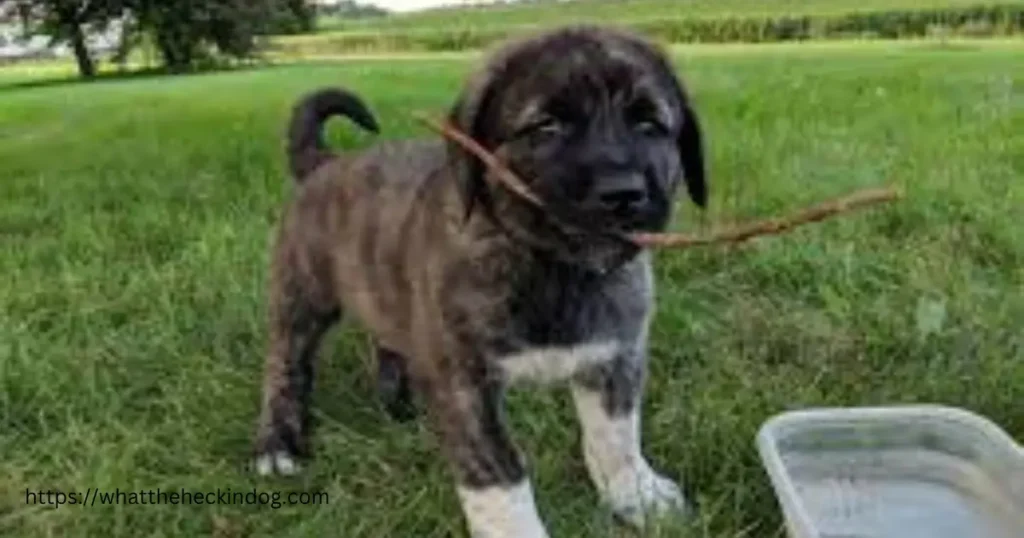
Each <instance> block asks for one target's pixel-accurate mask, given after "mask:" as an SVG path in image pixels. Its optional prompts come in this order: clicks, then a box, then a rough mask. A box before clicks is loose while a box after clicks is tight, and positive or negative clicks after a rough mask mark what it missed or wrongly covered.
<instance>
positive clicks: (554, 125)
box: [527, 116, 565, 136]
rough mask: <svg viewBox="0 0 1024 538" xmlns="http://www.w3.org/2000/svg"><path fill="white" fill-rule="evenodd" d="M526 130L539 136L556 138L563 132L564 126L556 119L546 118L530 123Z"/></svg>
mask: <svg viewBox="0 0 1024 538" xmlns="http://www.w3.org/2000/svg"><path fill="white" fill-rule="evenodd" d="M527 130H528V131H529V132H531V133H534V134H539V135H541V136H558V135H560V134H562V132H564V131H565V125H564V124H563V123H562V122H560V121H558V120H557V119H555V118H553V117H550V116H548V117H545V118H541V119H539V120H537V121H535V122H533V123H531V124H530V126H529V127H528V128H527Z"/></svg>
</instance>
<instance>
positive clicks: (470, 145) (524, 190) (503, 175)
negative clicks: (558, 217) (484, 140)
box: [415, 114, 544, 207]
mask: <svg viewBox="0 0 1024 538" xmlns="http://www.w3.org/2000/svg"><path fill="white" fill-rule="evenodd" d="M415 117H416V119H418V120H420V121H421V122H423V123H424V124H426V125H427V127H430V128H431V129H433V130H435V131H437V132H439V133H441V134H442V135H444V136H446V137H448V138H450V139H452V140H454V141H455V142H456V143H458V144H459V145H460V146H462V147H463V148H465V149H466V151H469V152H470V153H472V154H473V155H475V156H476V158H478V159H480V160H481V161H483V163H484V164H485V165H487V167H488V168H490V169H491V171H493V172H494V173H495V174H497V178H498V180H499V181H501V182H502V183H503V184H504V185H505V187H507V188H509V189H511V190H512V191H513V192H515V193H516V194H518V195H519V196H521V197H522V198H524V199H525V200H527V201H529V202H530V203H532V204H533V205H535V206H537V207H544V202H542V201H541V199H540V197H538V196H537V195H536V194H534V193H533V191H531V190H530V188H529V187H527V186H526V184H525V183H523V181H522V180H521V179H519V178H518V177H517V176H516V175H515V174H513V173H512V171H511V170H509V169H508V168H507V167H505V165H503V164H501V162H500V161H499V160H498V158H497V157H495V156H494V155H493V154H492V153H491V152H489V151H487V150H486V149H484V148H483V146H481V145H480V144H477V142H476V140H473V139H472V138H470V137H468V136H466V135H464V134H462V132H460V131H459V130H458V129H456V128H455V127H452V126H451V125H448V124H441V123H437V122H435V121H433V120H431V119H429V118H427V117H426V116H421V115H419V114H417V115H415Z"/></svg>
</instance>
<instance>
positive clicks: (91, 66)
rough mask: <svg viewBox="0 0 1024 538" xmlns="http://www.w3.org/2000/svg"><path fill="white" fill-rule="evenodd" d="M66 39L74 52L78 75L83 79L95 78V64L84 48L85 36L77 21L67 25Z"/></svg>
mask: <svg viewBox="0 0 1024 538" xmlns="http://www.w3.org/2000/svg"><path fill="white" fill-rule="evenodd" d="M67 27H68V37H69V38H70V39H71V48H72V49H74V51H75V61H77V62H78V74H79V75H81V76H82V77H84V78H92V77H94V76H96V64H95V63H93V61H92V56H90V55H89V48H88V47H86V46H85V34H84V33H83V32H82V25H81V24H79V23H78V22H77V21H75V22H71V23H68V25H67Z"/></svg>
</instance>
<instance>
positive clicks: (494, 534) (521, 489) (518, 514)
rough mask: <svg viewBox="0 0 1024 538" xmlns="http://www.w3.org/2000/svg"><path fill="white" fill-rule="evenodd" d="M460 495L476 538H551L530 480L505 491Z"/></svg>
mask: <svg viewBox="0 0 1024 538" xmlns="http://www.w3.org/2000/svg"><path fill="white" fill-rule="evenodd" d="M458 492H459V498H460V499H461V501H462V509H463V512H464V513H465V515H466V519H467V522H468V524H469V532H470V535H471V536H472V537H473V538H549V536H548V532H547V530H546V529H545V528H544V523H543V522H541V520H540V516H539V515H538V513H537V508H536V506H535V504H534V500H533V488H532V486H531V485H530V482H529V481H528V480H524V481H523V482H521V483H519V484H513V485H510V486H505V487H502V486H494V487H490V488H482V489H473V488H466V487H460V488H459V489H458Z"/></svg>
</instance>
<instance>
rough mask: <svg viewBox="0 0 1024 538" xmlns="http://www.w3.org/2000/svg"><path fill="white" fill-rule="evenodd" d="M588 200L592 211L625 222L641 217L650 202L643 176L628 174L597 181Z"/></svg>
mask: <svg viewBox="0 0 1024 538" xmlns="http://www.w3.org/2000/svg"><path fill="white" fill-rule="evenodd" d="M589 198H590V199H589V201H588V205H589V206H591V207H592V208H593V209H595V210H597V211H599V212H601V213H604V214H607V215H609V216H612V217H615V218H620V219H626V220H630V219H634V218H636V217H637V216H640V215H643V214H644V213H645V212H646V210H647V209H648V206H649V202H650V196H649V195H648V192H647V185H646V181H645V180H644V177H643V175H642V174H635V173H628V172H626V173H619V174H615V175H612V176H608V177H604V178H601V179H599V180H598V181H597V182H596V183H595V185H594V189H593V190H592V191H591V193H590V197H589Z"/></svg>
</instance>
